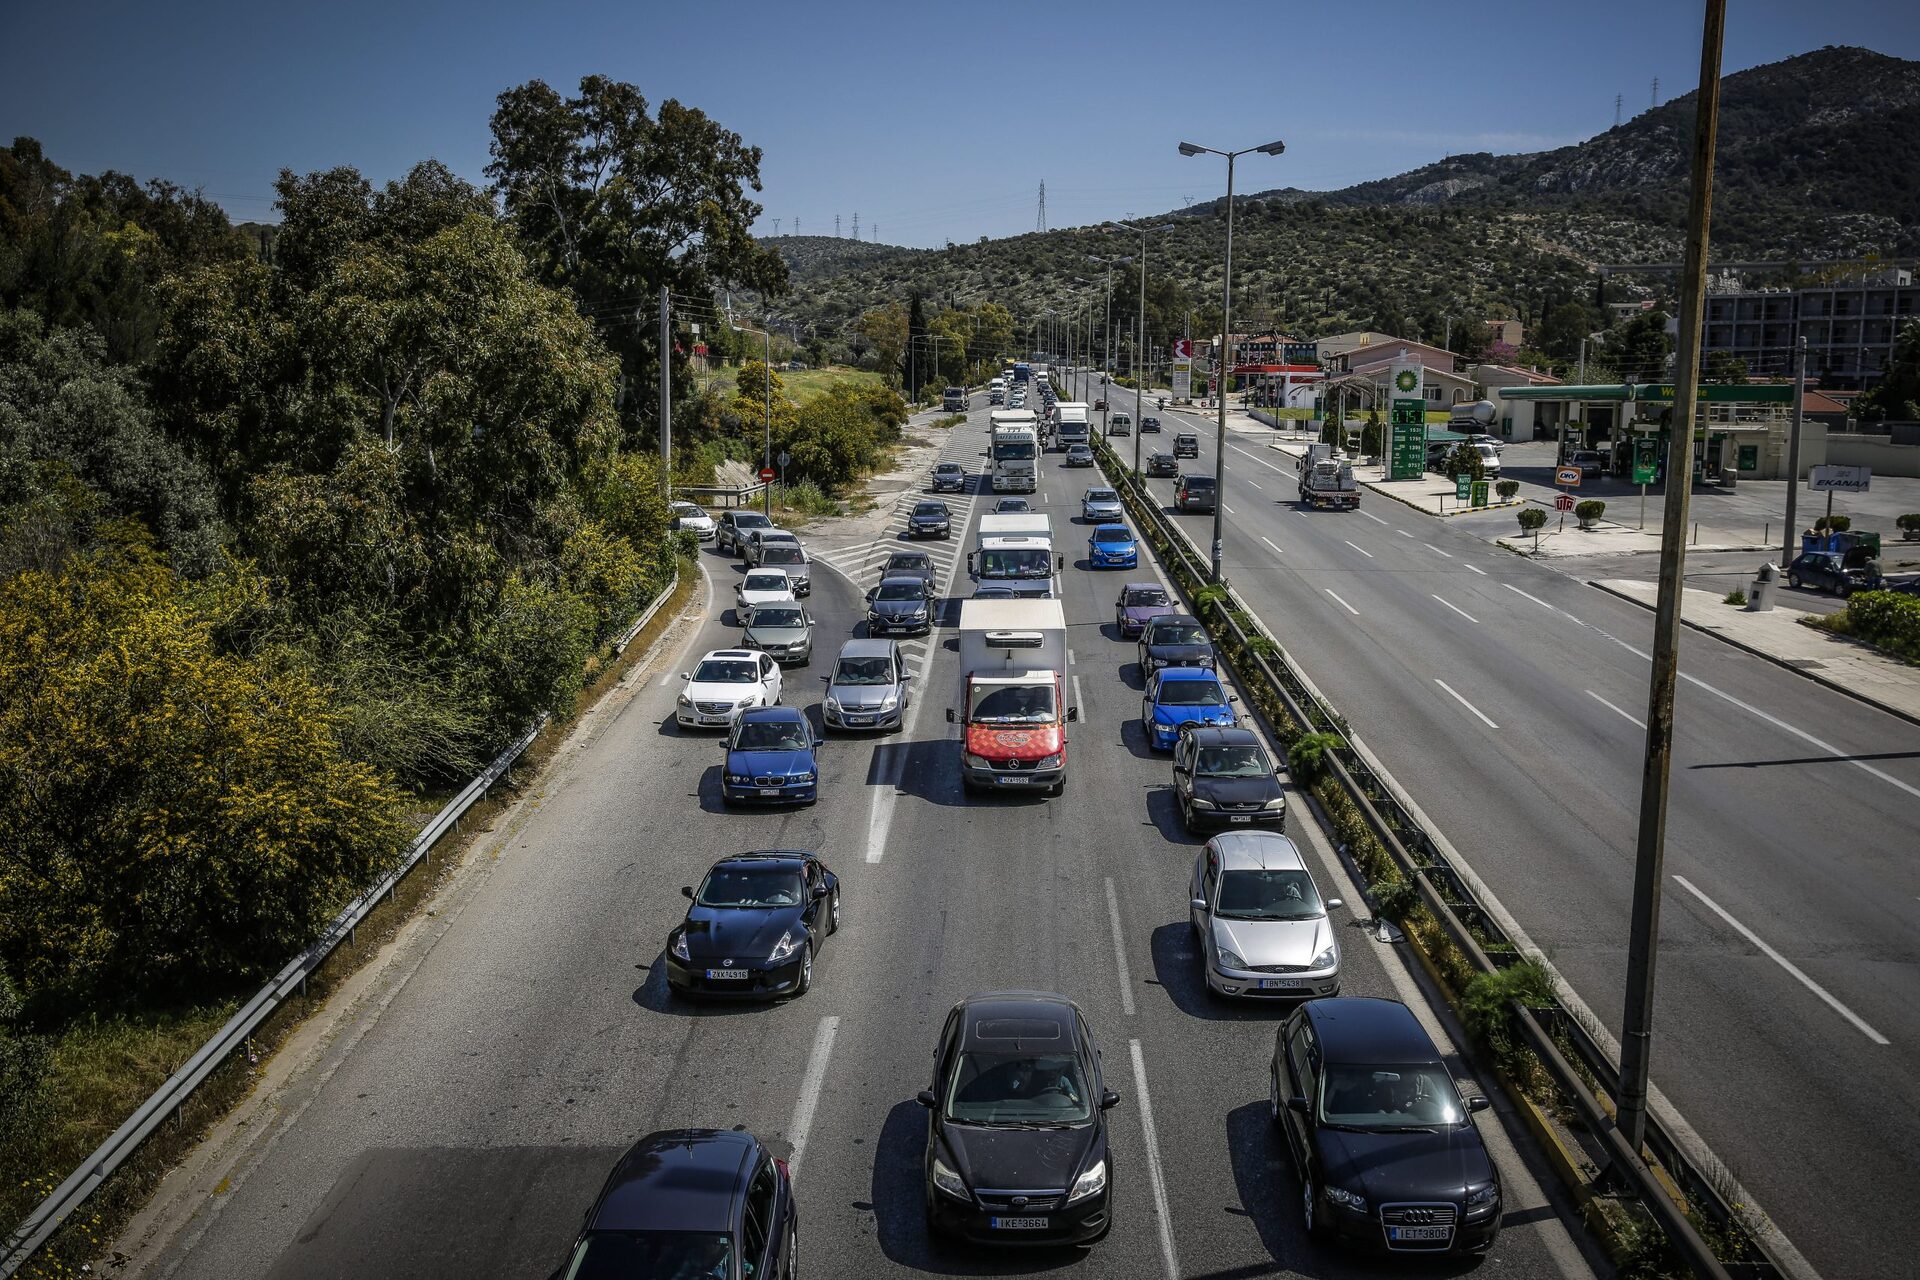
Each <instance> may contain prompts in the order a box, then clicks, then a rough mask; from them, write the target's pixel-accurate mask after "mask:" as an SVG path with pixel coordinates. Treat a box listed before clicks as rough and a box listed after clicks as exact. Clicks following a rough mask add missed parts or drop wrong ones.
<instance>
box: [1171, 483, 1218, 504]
mask: <svg viewBox="0 0 1920 1280" xmlns="http://www.w3.org/2000/svg"><path fill="white" fill-rule="evenodd" d="M1216 495H1217V491H1216V490H1215V488H1214V485H1213V477H1212V476H1194V475H1185V476H1181V477H1180V482H1179V483H1178V484H1176V485H1174V486H1173V507H1174V510H1176V511H1211V510H1213V504H1214V500H1215V497H1216Z"/></svg>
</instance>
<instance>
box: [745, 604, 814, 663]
mask: <svg viewBox="0 0 1920 1280" xmlns="http://www.w3.org/2000/svg"><path fill="white" fill-rule="evenodd" d="M742 625H743V627H744V630H742V631H741V633H740V647H741V648H742V649H757V650H759V651H760V652H761V653H764V654H766V655H767V656H768V657H769V658H772V659H773V660H774V661H775V662H778V663H780V664H782V665H783V666H784V665H792V666H798V667H804V666H806V665H807V663H809V662H811V661H813V615H812V614H810V613H808V612H807V610H806V608H805V606H803V605H799V604H763V605H756V606H754V607H753V608H751V609H749V610H747V611H746V615H745V618H744V621H743V623H742Z"/></svg>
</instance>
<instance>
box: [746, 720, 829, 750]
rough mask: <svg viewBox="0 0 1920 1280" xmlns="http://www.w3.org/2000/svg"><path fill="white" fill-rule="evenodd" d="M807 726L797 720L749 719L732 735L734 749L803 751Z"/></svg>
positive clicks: (805, 745)
mask: <svg viewBox="0 0 1920 1280" xmlns="http://www.w3.org/2000/svg"><path fill="white" fill-rule="evenodd" d="M810 745H811V744H810V743H809V742H808V740H807V726H806V725H804V724H801V723H800V722H799V721H798V720H749V721H748V722H747V723H745V724H743V725H741V726H740V732H739V733H737V734H736V735H734V739H733V747H734V750H736V751H805V750H806V749H807V747H808V746H810Z"/></svg>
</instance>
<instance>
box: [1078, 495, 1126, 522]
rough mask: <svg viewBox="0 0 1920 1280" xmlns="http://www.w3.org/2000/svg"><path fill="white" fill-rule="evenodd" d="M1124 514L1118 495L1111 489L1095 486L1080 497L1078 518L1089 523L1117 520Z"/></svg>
mask: <svg viewBox="0 0 1920 1280" xmlns="http://www.w3.org/2000/svg"><path fill="white" fill-rule="evenodd" d="M1125 514H1126V509H1125V508H1124V507H1122V506H1121V505H1120V495H1119V494H1118V493H1117V492H1115V491H1114V490H1112V489H1106V488H1102V487H1099V486H1095V487H1094V488H1091V489H1089V490H1087V491H1086V492H1085V493H1083V494H1081V495H1080V518H1081V519H1082V520H1089V521H1101V520H1118V519H1119V518H1120V517H1121V516H1123V515H1125Z"/></svg>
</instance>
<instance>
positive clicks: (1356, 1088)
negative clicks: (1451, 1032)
mask: <svg viewBox="0 0 1920 1280" xmlns="http://www.w3.org/2000/svg"><path fill="white" fill-rule="evenodd" d="M1320 1119H1321V1120H1322V1121H1323V1122H1324V1123H1327V1124H1337V1125H1343V1126H1346V1127H1348V1128H1353V1129H1386V1130H1392V1129H1401V1128H1408V1127H1412V1128H1429V1127H1432V1126H1436V1125H1456V1124H1463V1123H1465V1121H1466V1111H1465V1109H1464V1108H1463V1107H1462V1106H1461V1105H1460V1091H1459V1089H1458V1088H1457V1087H1455V1085H1454V1083H1453V1077H1451V1076H1449V1075H1448V1074H1447V1069H1446V1068H1445V1067H1443V1066H1441V1065H1440V1064H1439V1063H1437V1062H1434V1063H1419V1064H1400V1063H1396V1064H1394V1065H1393V1066H1389V1067H1357V1066H1349V1065H1346V1064H1342V1063H1332V1064H1330V1065H1329V1066H1328V1067H1327V1074H1326V1077H1325V1079H1324V1080H1323V1081H1322V1082H1321V1085H1320Z"/></svg>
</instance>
